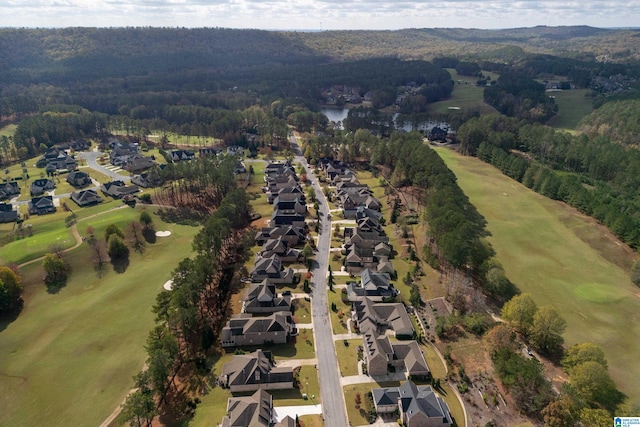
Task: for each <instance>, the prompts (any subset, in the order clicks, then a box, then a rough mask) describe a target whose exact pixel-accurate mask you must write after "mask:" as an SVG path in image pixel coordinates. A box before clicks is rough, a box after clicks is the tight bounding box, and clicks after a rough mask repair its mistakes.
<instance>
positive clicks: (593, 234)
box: [438, 149, 640, 404]
mask: <svg viewBox="0 0 640 427" xmlns="http://www.w3.org/2000/svg"><path fill="white" fill-rule="evenodd" d="M438 153H439V154H440V156H441V157H442V158H443V159H444V160H445V162H446V163H447V165H448V166H449V168H450V169H451V170H452V171H453V172H454V173H455V174H456V176H457V178H458V183H459V185H460V187H461V188H462V189H463V190H464V192H465V194H467V196H468V197H469V199H470V200H471V202H472V203H473V204H474V205H475V206H476V207H477V208H478V210H479V211H480V213H481V214H482V215H484V216H485V218H486V219H487V222H488V227H487V228H488V229H489V231H490V232H491V234H492V236H491V237H490V238H489V241H490V242H491V244H492V245H493V247H494V248H495V250H496V253H497V256H498V259H499V260H500V261H501V262H502V264H503V266H504V269H505V272H506V273H507V276H508V277H509V278H510V279H511V280H512V281H513V282H514V283H515V284H516V285H517V286H518V287H519V288H520V290H521V291H522V292H530V293H531V294H532V295H533V298H534V300H535V301H536V303H537V304H538V306H543V305H547V304H550V305H553V306H554V307H555V308H556V309H558V310H559V311H560V313H561V314H562V316H563V317H564V318H565V319H566V320H567V331H566V333H565V335H564V336H565V340H566V344H567V345H568V346H570V345H572V344H575V343H578V342H583V341H593V342H596V343H598V344H599V345H600V346H601V347H602V348H603V349H604V351H605V353H606V356H607V359H608V360H609V370H610V372H611V376H612V377H613V379H614V381H615V382H616V383H617V384H618V386H619V388H620V389H621V390H622V391H623V392H625V393H626V394H627V395H628V396H629V397H630V400H631V401H632V402H633V403H635V404H638V403H640V392H639V390H640V363H638V360H640V339H638V337H639V336H640V323H639V322H638V319H639V316H640V289H638V288H637V287H635V286H633V285H632V284H631V282H630V279H629V266H630V264H631V262H632V258H633V253H632V252H631V251H630V250H629V249H628V248H626V247H625V246H624V245H623V244H621V243H620V242H618V241H617V240H616V239H615V238H614V237H613V236H612V235H611V233H609V232H608V231H607V230H606V229H604V228H603V227H601V226H600V225H598V224H596V223H595V221H593V220H592V219H590V218H586V217H584V216H582V215H580V214H579V213H578V212H577V211H575V210H574V209H572V208H570V207H568V206H567V205H565V204H563V203H560V202H555V201H552V200H549V199H547V198H545V197H543V196H540V195H538V194H536V193H534V192H533V191H531V190H529V189H528V188H526V187H524V186H523V185H521V184H519V183H518V182H516V181H513V180H511V179H509V178H507V177H506V176H504V175H503V174H502V173H500V172H499V171H498V170H497V169H495V168H494V167H492V166H490V165H488V164H486V163H483V162H482V161H480V160H478V159H476V158H471V157H463V156H460V155H459V154H457V153H454V152H453V151H451V150H448V149H438Z"/></svg>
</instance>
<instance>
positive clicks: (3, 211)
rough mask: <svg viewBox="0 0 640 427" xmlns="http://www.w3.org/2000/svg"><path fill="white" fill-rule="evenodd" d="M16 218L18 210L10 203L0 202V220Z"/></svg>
mask: <svg viewBox="0 0 640 427" xmlns="http://www.w3.org/2000/svg"><path fill="white" fill-rule="evenodd" d="M17 219H18V211H17V210H14V209H13V205H12V204H11V203H0V222H2V223H4V222H14V221H16V220H17Z"/></svg>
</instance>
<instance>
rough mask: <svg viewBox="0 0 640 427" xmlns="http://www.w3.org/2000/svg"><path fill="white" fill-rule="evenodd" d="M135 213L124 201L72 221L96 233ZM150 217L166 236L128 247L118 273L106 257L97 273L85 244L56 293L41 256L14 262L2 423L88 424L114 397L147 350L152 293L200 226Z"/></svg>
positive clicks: (0, 388)
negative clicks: (17, 273) (14, 309)
mask: <svg viewBox="0 0 640 427" xmlns="http://www.w3.org/2000/svg"><path fill="white" fill-rule="evenodd" d="M139 213H140V211H139V210H138V209H135V210H133V209H129V208H127V209H122V210H119V211H115V212H112V213H108V214H105V215H104V217H95V218H93V219H90V220H86V221H81V222H80V223H79V224H78V227H79V228H80V229H84V228H85V227H86V225H89V224H91V225H92V226H94V227H95V228H96V234H97V235H98V236H101V235H102V233H103V231H104V226H106V224H108V223H112V222H119V223H120V225H124V224H125V223H126V221H130V220H131V218H134V217H137V216H138V215H139ZM153 219H154V223H155V226H156V228H157V229H158V230H170V231H171V233H172V234H171V236H169V237H164V238H158V240H157V241H156V243H154V244H149V245H147V247H146V251H145V252H144V253H143V254H139V253H137V252H134V251H131V256H130V264H129V266H128V268H127V269H126V271H125V272H124V273H121V274H117V273H115V272H114V271H113V268H112V267H111V265H109V266H108V268H107V271H106V274H105V275H104V276H102V277H98V275H97V273H96V272H95V271H94V268H93V262H92V261H91V258H90V254H91V252H90V251H89V250H88V249H87V246H86V244H83V245H82V246H80V247H79V248H78V249H75V250H74V251H72V252H71V253H69V254H67V255H65V258H66V259H67V260H68V261H69V262H70V264H71V269H72V273H71V277H70V280H69V282H68V283H67V285H66V286H65V287H63V288H62V289H60V291H59V292H57V293H55V294H51V293H48V292H47V290H46V288H45V285H44V283H42V277H43V271H42V266H41V263H33V264H31V265H29V266H27V267H25V268H23V269H22V270H21V274H22V276H23V281H24V283H25V294H24V298H25V306H24V309H23V310H22V312H21V313H20V315H19V316H18V318H17V319H16V320H14V321H13V322H11V323H8V324H7V323H2V324H0V367H1V368H0V369H1V371H2V372H1V374H2V381H0V396H1V397H0V425H16V426H17V425H23V426H28V425H33V426H36V425H48V426H69V425H92V426H96V425H99V424H100V423H101V422H102V421H104V419H105V418H106V417H107V416H108V415H109V414H110V413H111V412H112V411H113V410H114V409H115V408H116V407H118V405H120V403H121V402H122V400H123V398H124V397H125V396H126V394H127V393H128V391H129V389H130V388H131V386H132V384H133V381H132V376H133V375H135V374H136V373H137V372H139V371H140V369H141V368H142V365H143V363H144V361H145V359H146V351H145V350H144V343H145V340H146V337H147V335H148V333H149V331H150V330H151V328H152V327H153V319H154V314H153V313H152V312H151V307H152V305H153V304H154V303H155V297H156V295H157V294H158V293H159V292H161V291H162V285H163V283H164V282H165V281H166V280H168V279H169V278H170V277H171V270H172V269H173V268H174V267H175V266H176V265H177V264H178V262H179V261H181V260H182V259H183V258H184V257H185V256H188V255H189V254H190V252H191V241H192V239H193V236H194V235H195V233H196V232H197V231H198V229H197V228H195V227H188V226H182V225H176V224H165V223H162V222H161V220H160V218H159V217H157V216H155V215H153ZM34 408H37V410H35V409H34Z"/></svg>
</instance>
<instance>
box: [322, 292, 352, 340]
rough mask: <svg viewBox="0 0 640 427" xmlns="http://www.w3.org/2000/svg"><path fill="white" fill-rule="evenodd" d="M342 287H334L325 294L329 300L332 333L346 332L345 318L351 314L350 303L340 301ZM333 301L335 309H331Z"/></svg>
mask: <svg viewBox="0 0 640 427" xmlns="http://www.w3.org/2000/svg"><path fill="white" fill-rule="evenodd" d="M341 294H342V289H339V288H334V289H333V292H332V291H329V290H328V291H327V296H328V300H329V316H330V317H331V327H332V330H333V333H334V334H346V333H347V332H349V331H348V329H347V320H348V319H349V316H350V315H351V305H347V304H345V303H343V302H342V298H341ZM332 303H335V305H336V311H334V310H332V309H331V304H332ZM340 313H342V319H341V318H340Z"/></svg>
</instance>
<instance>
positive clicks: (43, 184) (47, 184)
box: [29, 178, 56, 197]
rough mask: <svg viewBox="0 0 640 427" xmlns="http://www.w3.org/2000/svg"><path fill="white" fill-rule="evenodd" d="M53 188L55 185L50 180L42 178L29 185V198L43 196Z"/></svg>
mask: <svg viewBox="0 0 640 427" xmlns="http://www.w3.org/2000/svg"><path fill="white" fill-rule="evenodd" d="M54 188H56V184H55V183H54V182H53V181H52V180H50V179H46V178H42V179H36V180H35V181H33V182H32V183H31V187H30V190H29V192H30V193H31V197H34V196H39V195H41V194H44V192H45V191H50V190H53V189H54Z"/></svg>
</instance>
